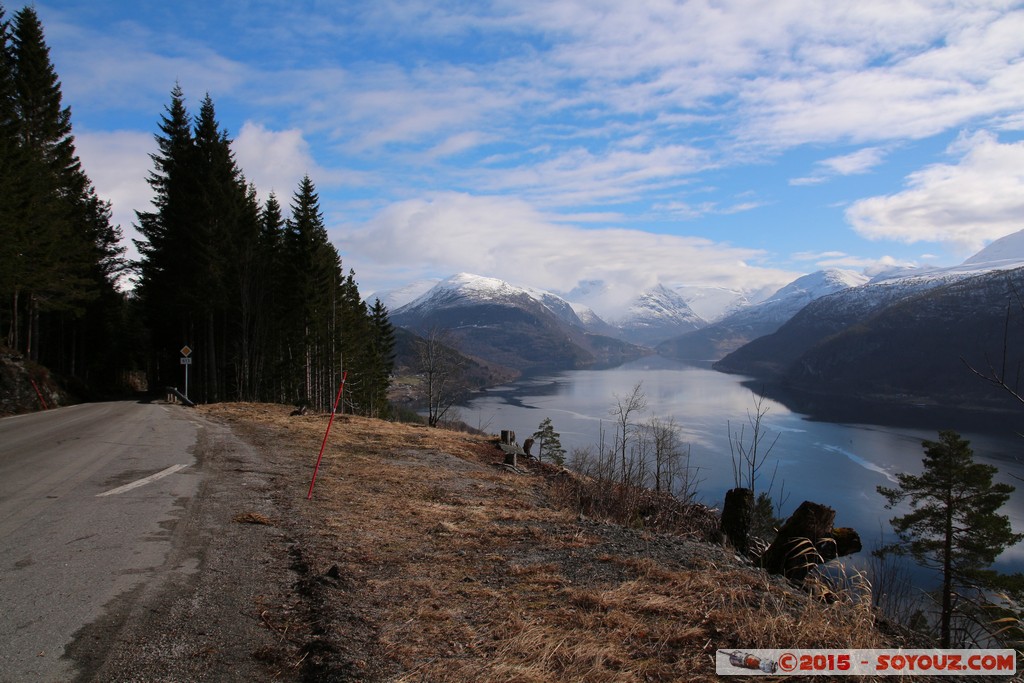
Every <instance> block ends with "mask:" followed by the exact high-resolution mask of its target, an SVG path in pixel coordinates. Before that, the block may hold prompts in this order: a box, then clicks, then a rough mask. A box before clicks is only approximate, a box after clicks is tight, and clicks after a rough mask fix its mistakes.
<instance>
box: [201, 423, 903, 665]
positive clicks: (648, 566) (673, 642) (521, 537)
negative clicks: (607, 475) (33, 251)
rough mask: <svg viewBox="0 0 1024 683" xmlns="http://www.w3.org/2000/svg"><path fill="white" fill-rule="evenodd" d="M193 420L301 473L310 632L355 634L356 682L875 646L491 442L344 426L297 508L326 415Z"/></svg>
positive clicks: (877, 642) (870, 625)
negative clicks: (605, 511) (321, 596)
mask: <svg viewBox="0 0 1024 683" xmlns="http://www.w3.org/2000/svg"><path fill="white" fill-rule="evenodd" d="M202 410H203V411H204V412H205V413H206V414H208V415H210V416H212V417H216V418H220V419H223V420H226V421H229V422H232V423H234V424H235V425H236V427H237V428H238V430H239V431H240V433H242V434H244V435H246V438H247V439H248V440H250V441H252V442H253V443H257V444H260V445H262V447H263V448H264V449H265V450H266V451H267V452H268V453H273V454H274V455H275V457H277V458H281V459H283V461H284V462H285V463H290V464H291V465H290V466H291V467H292V468H294V472H296V473H297V474H296V475H295V476H294V477H293V481H292V483H290V484H288V485H289V486H292V487H293V488H294V489H295V490H294V491H292V492H291V493H290V494H288V496H286V497H288V498H289V499H292V500H295V501H297V502H295V503H294V504H293V505H294V513H295V515H296V516H297V519H295V520H293V522H292V523H293V524H294V525H295V526H296V527H297V528H295V529H293V533H295V534H296V538H297V542H299V543H301V544H302V546H303V556H304V557H305V558H306V562H307V563H308V564H309V565H310V567H311V573H312V574H313V575H319V574H322V573H324V572H325V571H326V570H327V569H328V568H332V572H333V574H334V575H335V576H338V577H340V580H339V582H338V584H337V587H334V588H331V590H330V592H329V593H327V595H328V598H327V599H326V600H325V602H326V604H325V605H324V606H322V608H321V612H322V614H321V617H320V618H322V619H323V620H324V622H325V623H320V624H319V625H318V626H317V628H318V629H319V631H320V632H321V633H322V634H323V635H322V637H323V638H327V639H329V638H335V639H336V640H337V641H338V642H341V641H343V640H345V639H346V638H348V639H349V641H351V634H352V633H353V632H354V631H359V632H360V633H366V634H367V635H366V638H365V640H364V641H360V643H361V644H360V645H359V647H358V649H355V650H354V649H353V648H354V647H355V646H353V645H351V642H349V644H348V645H347V646H346V647H347V649H345V650H344V651H342V652H341V654H338V653H336V654H335V657H336V658H339V657H341V658H345V659H346V660H347V661H346V662H345V664H346V666H347V667H348V668H347V669H346V670H347V671H355V672H357V674H353V678H352V679H351V680H359V679H361V680H396V681H409V682H412V681H473V682H476V681H492V680H501V681H524V682H525V681H582V680H586V681H701V680H714V679H716V677H715V673H714V655H715V651H716V650H717V649H719V648H725V649H737V648H775V647H801V648H828V647H833V648H873V647H885V646H886V643H885V641H884V639H883V638H882V636H880V635H879V633H878V632H877V631H876V630H875V628H874V620H873V616H872V614H871V612H870V610H868V609H867V608H866V607H865V606H864V605H865V604H866V603H858V602H856V601H854V600H852V599H845V600H840V601H838V602H836V603H835V604H825V603H824V602H823V601H821V600H819V599H817V598H814V597H813V596H810V595H808V594H806V593H801V592H798V591H795V590H793V589H792V588H790V587H788V586H786V585H784V584H783V583H781V582H780V581H779V580H777V579H774V578H771V577H768V576H766V575H765V574H764V573H762V572H760V571H757V570H754V569H752V568H749V567H746V566H744V565H742V564H741V563H740V562H738V561H737V560H736V559H735V558H734V557H733V555H732V554H731V553H729V552H727V551H725V550H724V549H722V548H720V547H718V546H713V545H709V544H705V543H699V542H695V541H690V540H682V539H675V538H667V537H664V536H662V535H659V534H652V533H648V532H643V531H638V530H630V529H626V528H623V527H618V526H615V525H611V524H604V523H598V522H595V521H593V520H581V519H580V518H579V517H578V514H577V511H576V510H573V509H570V508H569V507H567V506H566V505H564V504H563V503H564V502H565V501H563V500H559V499H558V498H557V494H556V492H558V491H564V490H565V489H564V487H563V486H557V485H553V484H552V482H551V481H549V478H546V477H544V476H540V475H538V474H536V473H534V474H532V475H517V474H514V473H511V472H508V471H506V470H504V469H503V468H501V467H500V466H498V463H500V462H501V458H502V454H501V452H500V451H499V450H498V449H497V448H496V447H495V446H494V443H493V442H492V441H491V440H488V439H485V438H482V437H474V436H470V435H466V434H462V433H454V432H447V431H442V430H435V429H428V428H424V427H417V426H410V425H401V424H391V423H387V422H382V421H378V420H370V419H364V418H358V417H351V416H340V417H339V418H336V420H335V424H334V427H333V429H332V432H331V435H330V439H329V442H328V447H327V449H326V453H325V455H324V461H323V464H322V465H321V469H320V473H319V475H318V480H317V484H316V490H315V493H314V497H313V500H312V501H311V502H309V503H308V504H307V503H306V501H305V500H304V498H305V495H306V489H305V486H308V476H309V474H311V473H312V466H313V463H314V462H315V459H316V454H317V451H318V450H319V447H320V443H321V440H322V439H323V433H324V428H325V427H326V425H327V418H326V417H325V416H317V415H307V416H301V417H289V416H288V412H289V410H290V409H289V408H288V407H284V406H272V405H241V404H230V405H216V406H209V407H204V408H202ZM299 474H301V475H302V476H299ZM277 523H278V524H280V525H282V526H284V525H285V524H286V522H285V521H280V522H277ZM335 568H336V569H335ZM340 647H341V646H340V645H339V648H340Z"/></svg>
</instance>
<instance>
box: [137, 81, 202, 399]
mask: <svg viewBox="0 0 1024 683" xmlns="http://www.w3.org/2000/svg"><path fill="white" fill-rule="evenodd" d="M159 129H160V132H159V133H157V134H156V135H155V136H154V137H155V139H156V144H157V152H156V153H155V154H151V155H150V158H151V159H152V160H153V170H152V171H150V174H149V177H148V178H147V182H148V183H149V186H150V187H151V188H152V189H153V210H152V211H147V212H142V211H140V212H137V214H136V216H137V220H138V222H137V224H136V227H137V229H138V231H139V234H141V235H142V237H143V239H141V240H136V242H135V245H136V248H137V249H138V251H139V254H140V261H139V266H138V272H139V282H138V286H137V292H138V295H139V299H140V303H141V307H142V310H143V311H145V314H146V318H147V323H148V326H149V330H150V340H151V344H152V349H153V358H152V363H153V365H152V367H151V369H150V381H151V382H153V383H159V384H163V385H176V384H178V383H179V381H180V379H179V378H180V376H181V370H180V365H179V364H178V358H179V353H178V351H179V349H181V348H182V347H183V346H185V345H189V346H190V347H191V346H193V345H195V343H196V342H195V340H194V338H193V328H192V317H191V309H192V306H193V304H194V302H193V301H191V295H192V289H191V284H190V280H191V272H190V270H191V267H192V266H191V254H190V246H191V245H190V240H191V236H190V232H191V228H190V223H191V221H192V220H193V218H192V201H193V196H194V186H193V181H192V166H191V162H192V147H193V142H192V120H191V116H190V115H189V113H188V110H187V109H186V108H185V96H184V93H183V92H182V90H181V87H180V86H178V85H176V86H175V87H174V89H173V90H172V91H171V102H170V104H169V105H167V106H166V107H165V113H164V114H163V116H162V117H161V120H160V124H159Z"/></svg>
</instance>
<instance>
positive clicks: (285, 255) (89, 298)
mask: <svg viewBox="0 0 1024 683" xmlns="http://www.w3.org/2000/svg"><path fill="white" fill-rule="evenodd" d="M169 86H172V87H171V89H170V97H169V101H168V103H167V105H166V106H165V109H164V111H163V112H154V129H155V131H156V132H155V139H156V145H155V151H154V153H152V154H151V158H152V164H153V165H152V169H151V170H150V173H149V176H148V178H147V181H148V183H149V185H150V187H151V188H152V196H153V199H152V205H151V206H150V207H148V210H147V211H139V212H138V213H137V219H136V222H135V228H136V230H137V232H138V233H139V235H141V238H140V239H138V240H136V241H135V247H136V250H137V252H138V258H137V259H134V260H130V259H128V258H127V257H126V248H125V246H124V244H123V239H122V234H123V233H122V228H121V226H117V225H112V222H111V208H110V204H109V203H108V202H106V201H104V200H103V199H101V198H100V197H98V196H97V194H96V191H95V188H94V186H93V184H92V182H91V181H90V179H89V178H88V177H87V175H86V173H85V171H84V170H83V168H82V165H81V163H80V160H79V158H78V156H77V154H76V151H75V143H74V136H73V133H72V112H71V109H70V107H68V106H66V105H65V104H64V102H63V98H62V94H61V85H60V79H59V76H58V74H57V73H56V72H55V69H54V66H53V64H52V62H51V60H50V54H49V48H48V47H47V45H46V41H45V37H44V30H43V26H42V24H41V22H40V20H39V18H38V15H37V14H36V12H35V10H34V9H32V8H31V7H30V6H29V7H25V8H24V9H22V10H20V11H19V12H17V13H16V14H14V15H13V16H11V17H8V16H7V15H6V13H5V11H4V9H3V7H2V6H0V295H2V301H3V306H2V307H0V329H2V330H3V334H4V338H3V340H2V343H3V345H5V346H6V347H8V349H9V350H10V351H11V352H13V353H16V354H20V355H22V356H24V358H26V359H27V360H29V361H31V362H34V363H38V364H40V365H44V366H46V367H48V368H50V369H51V370H52V371H53V372H55V373H57V374H58V375H59V376H61V377H62V378H64V379H65V380H66V381H67V382H68V383H69V384H70V385H72V388H73V389H74V390H76V392H77V393H79V394H83V395H86V396H88V395H97V396H102V395H113V394H115V393H118V392H122V391H124V390H125V389H126V388H127V387H128V385H129V382H128V378H130V377H136V378H137V377H143V376H144V377H145V380H146V384H147V386H148V388H149V389H150V390H162V389H163V387H165V386H174V387H179V388H183V369H184V366H183V363H182V358H184V357H185V356H184V355H183V354H182V349H184V348H185V347H188V349H189V351H190V353H189V354H188V356H187V357H188V358H189V359H190V360H189V371H190V374H189V386H188V395H189V398H190V399H191V400H193V401H196V402H218V401H274V402H282V403H296V404H303V405H308V406H309V407H310V408H313V409H320V410H330V409H331V407H332V405H333V403H334V400H335V396H336V393H337V390H338V387H339V384H340V382H341V379H342V376H343V375H344V376H345V377H346V381H345V392H344V399H343V401H344V403H343V407H342V406H340V407H339V410H345V411H346V412H355V413H360V414H365V415H370V416H383V414H384V412H385V411H386V410H387V390H388V385H389V378H390V375H391V370H392V366H393V363H394V360H393V359H394V344H395V341H394V330H393V328H392V326H391V324H390V322H389V321H388V312H387V310H386V309H385V308H384V306H383V305H381V304H380V302H376V303H375V304H374V305H373V306H369V305H367V304H366V303H364V302H363V300H362V298H361V297H360V294H359V290H358V286H357V283H356V280H355V273H354V272H353V271H352V270H351V269H349V270H348V271H347V272H346V271H345V269H344V267H343V264H342V258H341V255H340V254H339V253H338V251H337V249H336V248H335V247H334V246H333V245H332V244H331V242H330V240H329V238H328V234H327V229H326V226H325V224H324V217H323V215H322V212H321V209H320V206H319V197H318V195H317V190H316V186H315V183H314V180H313V179H312V178H310V177H308V176H307V177H304V178H296V189H295V191H294V193H293V195H292V196H291V197H290V198H288V199H287V200H285V201H286V202H287V205H284V202H282V200H280V199H278V198H277V197H276V196H275V195H273V194H270V195H269V197H268V198H267V199H266V200H265V201H263V202H260V200H259V199H258V192H257V188H256V187H255V186H254V185H252V184H251V183H249V182H248V181H247V180H246V177H245V173H244V170H243V169H241V168H239V166H238V164H237V163H236V161H235V158H234V155H233V153H232V149H231V143H232V141H231V138H230V137H229V133H228V132H227V131H226V130H224V129H223V128H222V126H221V125H220V123H219V122H218V120H217V115H216V110H215V105H214V101H213V99H212V97H211V96H210V95H206V96H205V97H204V98H203V99H202V100H201V101H200V102H199V104H198V108H195V107H193V108H192V110H190V107H189V103H188V101H187V99H186V94H185V93H184V92H183V91H182V89H181V87H180V86H178V85H175V84H169Z"/></svg>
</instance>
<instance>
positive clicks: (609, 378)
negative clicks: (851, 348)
mask: <svg viewBox="0 0 1024 683" xmlns="http://www.w3.org/2000/svg"><path fill="white" fill-rule="evenodd" d="M744 379H745V378H743V377H738V376H735V375H727V374H723V373H719V372H715V371H714V370H711V369H709V368H703V367H694V366H688V365H683V364H678V363H674V362H672V361H669V360H665V359H662V358H658V357H649V358H644V359H641V360H639V361H634V362H632V363H629V364H626V365H622V366H619V367H617V368H612V369H607V370H575V371H568V372H561V373H557V374H551V375H545V376H537V377H533V378H530V379H527V380H523V381H520V382H515V383H512V384H507V385H503V386H500V387H495V388H492V389H488V390H487V391H485V392H482V393H480V394H477V395H476V396H475V397H474V398H473V399H472V400H471V401H469V402H468V404H467V405H465V406H463V407H461V408H460V410H461V417H462V420H463V421H464V422H466V423H467V424H469V425H471V426H474V427H480V428H482V429H485V430H486V431H488V432H497V431H499V430H502V429H511V430H514V431H515V432H516V435H517V438H518V440H519V441H520V443H522V442H523V441H524V440H525V439H526V438H527V437H528V436H529V435H530V434H532V433H533V432H534V431H536V429H537V426H538V425H539V424H540V422H541V421H542V420H543V419H544V418H545V417H550V418H551V420H552V423H553V424H554V428H555V430H556V431H557V432H558V433H559V434H560V435H561V441H562V446H563V447H564V448H565V449H566V451H567V452H571V451H572V449H574V448H577V447H587V446H592V447H594V449H595V450H596V446H597V444H598V443H599V441H600V439H601V431H602V429H603V430H604V435H605V436H604V441H605V443H606V444H611V443H612V442H613V441H614V438H615V422H614V417H613V416H612V415H611V414H610V413H611V411H612V410H613V409H614V407H615V403H616V397H620V398H622V399H623V400H625V399H626V398H627V397H628V396H629V394H630V393H631V391H632V389H633V386H634V385H636V383H637V382H642V383H643V384H642V391H643V393H644V395H645V396H646V397H647V404H648V406H647V410H646V411H645V412H644V413H643V414H642V415H641V416H640V417H639V418H638V419H637V421H645V420H647V419H649V418H651V417H655V416H658V417H663V418H668V417H673V418H675V421H676V423H677V424H678V426H679V428H680V435H681V440H682V441H684V442H685V443H688V444H690V447H691V461H690V465H691V467H692V468H699V469H698V470H697V473H696V476H697V478H698V479H699V480H701V484H700V486H699V499H700V500H701V501H702V502H704V503H706V504H708V505H712V506H720V505H721V502H722V500H723V499H724V497H725V492H726V491H727V490H728V489H730V488H732V487H733V486H735V484H734V481H733V467H732V456H731V453H730V449H729V429H730V425H731V429H732V430H733V431H734V432H738V430H739V429H740V427H741V426H742V425H745V430H746V431H745V433H746V435H747V436H748V441H749V434H750V425H749V424H748V416H750V415H753V413H754V410H755V407H754V404H755V401H756V399H757V395H756V394H755V393H754V392H753V391H751V390H750V389H748V388H747V387H745V386H744V384H743V380H744ZM979 381H980V380H979ZM763 405H764V406H765V407H767V408H768V412H767V414H766V415H765V417H764V418H763V420H762V427H763V428H764V429H765V431H766V432H767V437H766V439H765V441H764V442H763V447H767V445H770V444H771V442H772V441H773V440H775V438H776V436H778V440H777V442H776V444H775V447H774V449H773V451H772V452H771V454H770V456H769V458H768V463H767V464H766V465H765V467H764V468H763V470H762V471H761V472H762V474H761V478H760V479H759V480H758V484H757V487H758V489H759V490H764V489H765V488H767V486H768V484H769V483H770V480H771V477H772V473H773V471H774V470H775V464H776V463H778V470H777V474H776V475H775V483H774V489H773V491H772V493H773V497H776V498H778V494H779V493H780V492H781V493H783V494H784V495H785V496H787V499H786V502H785V503H784V505H783V509H782V512H783V514H784V515H788V514H789V513H791V512H792V511H793V510H794V509H795V508H796V507H797V506H798V505H799V504H800V503H801V502H803V501H804V500H811V501H814V502H817V503H822V504H825V505H828V506H830V507H832V508H834V509H835V510H836V525H837V526H850V527H853V528H855V529H857V531H858V532H860V535H861V538H862V539H863V541H864V546H865V551H864V552H863V553H861V555H865V554H866V553H867V551H868V550H870V549H871V548H873V547H875V546H876V545H877V544H878V543H879V540H880V538H881V537H882V535H883V534H885V535H886V538H887V540H890V539H888V536H889V535H890V533H891V531H890V528H889V523H888V520H889V519H890V518H891V517H892V516H894V515H896V514H903V513H904V512H906V509H896V510H886V509H885V507H884V503H885V501H884V499H883V498H882V497H881V496H880V495H879V494H878V493H877V491H876V487H877V486H879V485H882V486H890V487H891V486H895V485H896V479H895V474H897V473H900V472H909V473H913V474H919V473H920V472H921V469H922V463H921V461H922V458H923V457H924V450H923V449H922V447H921V442H922V441H923V440H925V439H929V440H936V439H937V438H938V429H953V430H956V431H958V432H960V433H961V435H962V436H963V437H964V438H965V439H968V440H969V441H970V442H971V446H972V448H973V449H974V454H975V460H976V461H978V462H985V463H989V464H992V465H995V466H996V467H997V468H999V474H998V475H997V476H996V480H997V481H1003V482H1006V483H1009V484H1012V485H1014V486H1016V487H1017V488H1018V490H1017V491H1016V492H1014V494H1013V495H1012V496H1011V498H1010V500H1009V502H1008V503H1007V505H1006V507H1005V508H1004V510H1003V512H1004V513H1005V514H1007V515H1009V517H1010V519H1011V521H1012V523H1013V527H1014V530H1015V531H1024V457H1022V456H1024V438H1022V437H1020V436H1017V435H1016V434H1015V431H1014V428H1015V427H1016V428H1017V430H1020V424H1019V421H1018V424H1016V425H1014V424H1009V423H1007V424H1005V425H999V424H994V425H992V424H990V425H987V426H986V427H985V429H984V431H977V430H976V429H977V428H975V429H974V430H972V428H971V424H967V423H966V422H965V424H956V422H958V421H959V420H958V419H957V418H956V416H944V417H943V418H940V419H937V420H936V424H935V425H934V427H928V428H924V427H920V426H914V427H911V426H890V425H886V426H882V425H872V424H864V423H860V424H857V423H832V422H824V421H818V420H811V419H809V418H808V417H807V416H805V415H801V414H799V413H795V412H793V411H791V410H790V409H788V408H787V407H786V406H784V405H783V404H781V403H779V402H777V401H773V400H770V399H764V404H763ZM1021 417H1022V420H1021V421H1024V407H1022V408H1021ZM946 422H949V424H945V423H946ZM1015 477H1020V478H1021V479H1016V478H1015ZM783 486H784V489H783ZM996 568H998V569H999V570H1001V571H1021V570H1024V544H1020V545H1018V546H1016V547H1014V548H1010V549H1008V550H1007V551H1006V552H1005V553H1003V555H1002V556H1001V557H1000V559H999V562H998V563H997V565H996Z"/></svg>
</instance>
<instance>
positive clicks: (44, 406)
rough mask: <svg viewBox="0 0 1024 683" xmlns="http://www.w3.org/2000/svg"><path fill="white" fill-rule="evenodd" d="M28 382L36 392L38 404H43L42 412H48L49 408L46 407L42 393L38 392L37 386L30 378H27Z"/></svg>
mask: <svg viewBox="0 0 1024 683" xmlns="http://www.w3.org/2000/svg"><path fill="white" fill-rule="evenodd" d="M28 381H29V382H32V388H33V389H35V390H36V396H38V397H39V402H40V403H42V404H43V410H49V409H50V406H48V405H46V401H45V400H44V399H43V392H41V391H39V386H38V385H37V384H36V381H35V380H34V379H32V378H31V377H29V378H28Z"/></svg>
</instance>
